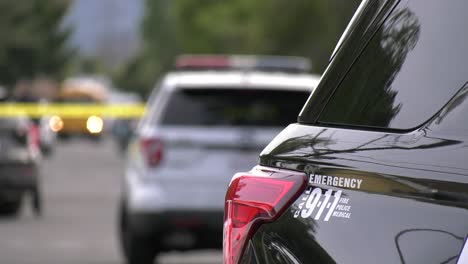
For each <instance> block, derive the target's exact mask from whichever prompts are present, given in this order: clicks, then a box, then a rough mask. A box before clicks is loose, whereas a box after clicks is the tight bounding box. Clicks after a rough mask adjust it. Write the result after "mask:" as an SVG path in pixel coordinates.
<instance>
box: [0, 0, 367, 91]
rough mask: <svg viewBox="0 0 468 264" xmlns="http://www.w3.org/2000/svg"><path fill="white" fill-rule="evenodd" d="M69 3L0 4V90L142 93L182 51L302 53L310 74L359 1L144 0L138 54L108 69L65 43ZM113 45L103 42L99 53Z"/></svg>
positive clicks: (2, 0) (21, 0) (29, 0)
mask: <svg viewBox="0 0 468 264" xmlns="http://www.w3.org/2000/svg"><path fill="white" fill-rule="evenodd" d="M74 1H75V2H76V1H78V0H17V1H11V0H0V32H1V33H2V35H3V37H2V38H0V85H7V86H8V85H12V84H13V83H15V82H17V81H18V80H20V79H22V78H23V79H24V78H29V79H31V78H36V77H37V76H47V77H50V78H54V79H57V80H60V79H61V78H63V77H65V76H66V75H73V74H82V73H88V74H93V73H94V74H96V73H99V74H104V75H107V76H110V77H111V78H112V80H113V81H114V84H115V86H116V87H119V88H121V89H123V90H127V91H132V92H137V93H139V94H141V95H145V96H146V95H147V94H148V92H149V91H150V90H151V89H152V87H153V86H154V83H155V82H156V80H157V79H158V77H159V76H161V74H162V73H164V72H166V71H168V70H170V69H171V67H172V64H173V60H174V57H175V56H176V55H177V54H180V53H209V54H233V53H235V54H274V55H295V56H306V57H308V58H310V59H311V61H312V65H313V71H314V72H316V73H321V72H322V71H323V70H324V68H325V67H326V65H327V63H328V59H329V56H330V54H331V52H332V51H333V48H334V45H335V44H336V42H337V41H338V39H339V37H340V35H341V33H342V32H343V30H344V29H345V27H346V25H347V23H348V21H349V20H350V19H351V17H352V14H353V13H354V11H355V9H356V8H357V6H358V5H359V2H360V0H288V1H286V0H255V1H252V0H235V1H234V0H232V1H220V0H198V1H195V0H146V1H144V0H142V1H144V2H143V5H142V9H143V12H142V19H141V27H140V33H141V41H140V42H139V48H138V50H137V52H135V54H133V55H132V56H131V57H130V58H129V59H126V60H125V62H124V63H119V64H118V65H114V64H112V65H109V64H106V63H105V62H103V61H102V60H101V59H100V58H99V56H96V57H90V56H80V54H79V52H76V50H75V49H74V48H72V47H71V46H70V45H67V42H69V37H70V34H72V33H73V27H68V26H64V24H63V23H62V22H63V18H64V16H65V15H66V13H67V8H68V7H69V6H70V5H71V4H72V3H73V2H74ZM107 3H112V1H107ZM108 9H111V8H110V7H109V8H108ZM117 19H118V17H117ZM118 42H119V41H115V40H112V41H108V42H107V43H106V45H105V46H106V47H105V48H104V49H102V50H103V52H104V51H106V50H111V48H112V47H111V46H112V45H113V43H115V44H117V43H118ZM111 57H112V56H111Z"/></svg>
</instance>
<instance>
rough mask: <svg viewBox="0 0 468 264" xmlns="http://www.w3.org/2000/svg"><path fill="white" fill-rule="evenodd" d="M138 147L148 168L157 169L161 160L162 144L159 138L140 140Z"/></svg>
mask: <svg viewBox="0 0 468 264" xmlns="http://www.w3.org/2000/svg"><path fill="white" fill-rule="evenodd" d="M140 147H141V150H142V154H143V158H144V159H145V161H146V164H147V165H148V166H149V167H157V166H158V165H159V164H160V163H161V161H162V159H163V149H164V145H163V142H162V141H161V140H160V139H159V138H142V139H141V140H140Z"/></svg>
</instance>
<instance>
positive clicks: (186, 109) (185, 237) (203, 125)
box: [119, 55, 319, 264]
mask: <svg viewBox="0 0 468 264" xmlns="http://www.w3.org/2000/svg"><path fill="white" fill-rule="evenodd" d="M308 68H309V62H308V61H307V60H305V59H303V58H298V57H274V56H266V57H265V56H264V57H257V56H215V55H204V56H202V55H198V56H195V55H185V56H180V57H179V58H178V59H177V62H176V70H175V71H173V72H170V73H168V74H167V75H165V76H164V78H163V79H162V80H161V82H160V83H159V84H158V85H157V86H156V88H155V89H154V92H153V94H152V95H151V96H150V99H149V101H148V103H147V111H146V114H145V116H144V117H143V118H142V120H141V121H140V124H139V126H138V129H137V131H136V132H135V136H134V138H133V140H132V141H131V143H130V145H129V148H128V163H127V167H126V171H125V179H124V188H123V193H122V202H121V210H120V216H119V217H120V225H119V226H120V230H119V232H120V239H121V244H122V248H123V251H124V254H125V256H126V258H127V261H128V263H132V264H133V263H138V264H144V263H152V262H153V259H154V258H155V256H156V254H157V253H159V252H162V251H168V250H173V249H177V250H186V249H197V248H221V247H222V230H223V207H224V195H225V192H226V188H227V186H228V184H229V181H230V178H231V176H232V174H233V173H235V172H237V171H239V170H245V168H250V167H252V166H254V165H255V164H256V163H257V159H258V155H259V153H260V151H261V150H262V149H263V148H264V147H265V146H266V145H267V143H268V142H270V141H271V140H272V139H273V138H274V137H275V136H276V134H278V133H279V132H280V131H281V130H282V129H283V128H284V127H285V126H286V125H287V124H289V123H292V122H295V120H296V117H297V114H298V113H299V111H300V110H301V109H300V107H301V106H302V105H304V103H305V101H306V100H307V98H308V97H309V95H310V93H311V92H312V91H313V90H314V88H315V86H316V84H317V82H318V79H319V77H318V76H316V75H311V74H306V73H304V72H307V71H308V70H309V69H308Z"/></svg>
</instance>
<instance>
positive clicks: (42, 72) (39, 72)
mask: <svg viewBox="0 0 468 264" xmlns="http://www.w3.org/2000/svg"><path fill="white" fill-rule="evenodd" d="M67 7H68V1H67V0H47V1H44V0H18V1H11V0H0V33H1V34H2V37H1V38H0V84H4V85H8V86H11V85H13V84H14V83H15V82H17V81H18V80H21V79H32V78H35V77H38V76H45V77H50V78H56V79H59V78H61V77H63V74H64V73H65V71H66V66H67V63H68V61H69V60H70V58H71V57H72V54H73V51H72V50H70V49H69V48H67V46H66V41H67V39H68V36H69V35H70V30H64V29H60V25H61V21H62V17H63V16H64V14H65V12H66V10H67Z"/></svg>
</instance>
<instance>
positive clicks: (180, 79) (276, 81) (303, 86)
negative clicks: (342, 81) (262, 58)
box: [163, 70, 320, 91]
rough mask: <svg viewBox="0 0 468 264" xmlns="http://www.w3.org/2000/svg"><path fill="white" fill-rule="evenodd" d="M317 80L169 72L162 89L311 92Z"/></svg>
mask: <svg viewBox="0 0 468 264" xmlns="http://www.w3.org/2000/svg"><path fill="white" fill-rule="evenodd" d="M319 79H320V76H319V75H315V74H297V73H280V72H259V71H214V70H210V71H181V72H170V73H168V74H167V75H166V77H165V78H164V80H163V87H165V89H170V90H173V89H178V88H181V87H183V88H193V89H196V88H203V89H206V88H213V89H216V88H227V87H229V88H244V89H245V88H247V87H252V88H262V89H272V90H277V89H278V90H308V91H310V90H313V89H314V88H315V87H316V86H317V84H318V82H319Z"/></svg>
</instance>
